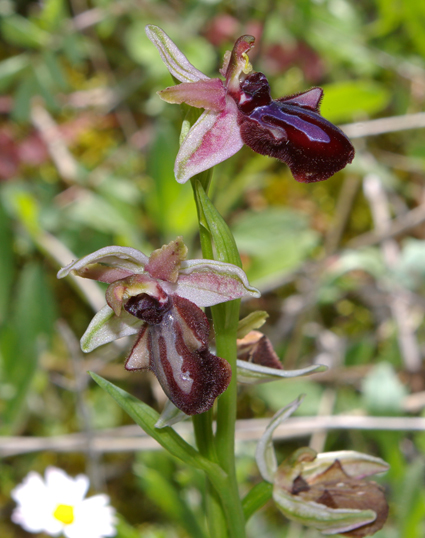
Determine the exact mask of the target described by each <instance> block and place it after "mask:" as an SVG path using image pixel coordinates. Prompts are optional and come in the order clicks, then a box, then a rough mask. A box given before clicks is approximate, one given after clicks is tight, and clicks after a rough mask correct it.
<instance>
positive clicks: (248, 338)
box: [236, 331, 283, 370]
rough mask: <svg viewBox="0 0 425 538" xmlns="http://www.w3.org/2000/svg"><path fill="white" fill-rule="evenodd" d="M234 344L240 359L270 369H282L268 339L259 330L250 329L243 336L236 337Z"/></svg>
mask: <svg viewBox="0 0 425 538" xmlns="http://www.w3.org/2000/svg"><path fill="white" fill-rule="evenodd" d="M236 345H237V350H238V354H237V358H238V359H240V360H241V361H245V362H247V363H250V364H255V365H257V366H262V367H265V368H271V369H272V370H283V366H282V363H281V362H280V359H279V357H278V356H277V354H276V351H275V350H274V348H273V345H272V343H271V342H270V339H269V338H268V337H267V336H266V335H265V334H263V333H261V332H260V331H250V332H249V333H248V334H247V335H245V336H244V337H243V338H238V339H237V340H236Z"/></svg>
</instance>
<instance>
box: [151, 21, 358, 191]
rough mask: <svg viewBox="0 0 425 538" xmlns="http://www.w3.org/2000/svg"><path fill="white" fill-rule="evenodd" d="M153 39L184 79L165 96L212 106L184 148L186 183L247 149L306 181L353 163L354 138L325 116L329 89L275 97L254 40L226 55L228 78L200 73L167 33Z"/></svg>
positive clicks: (181, 173) (179, 174) (180, 172)
mask: <svg viewBox="0 0 425 538" xmlns="http://www.w3.org/2000/svg"><path fill="white" fill-rule="evenodd" d="M146 34H147V36H148V38H149V39H150V40H151V41H152V43H153V44H154V45H155V46H156V48H157V49H158V51H159V53H160V55H161V58H162V60H163V61H164V63H165V65H166V66H167V68H168V70H169V71H170V73H171V75H173V77H174V78H176V79H177V80H179V81H180V82H181V84H178V85H177V86H172V87H170V88H166V89H164V90H162V91H160V92H159V96H160V97H161V99H163V100H164V101H167V102H168V103H186V104H188V105H190V106H193V107H197V108H203V109H205V111H204V112H203V114H202V115H201V116H200V118H199V119H198V121H197V122H196V123H195V124H194V125H193V126H192V128H191V129H190V131H189V132H188V133H187V135H186V137H185V138H184V140H183V142H182V144H181V146H180V150H179V153H178V155H177V158H176V163H175V168H174V173H175V176H176V179H177V181H178V182H180V183H185V182H186V181H187V180H188V179H190V178H191V177H192V176H194V175H196V174H199V173H200V172H203V171H204V170H207V169H209V168H211V167H212V166H214V165H215V164H218V163H220V162H222V161H224V160H226V159H228V158H229V157H231V156H232V155H234V154H235V153H236V152H238V151H239V150H240V149H241V148H242V146H243V145H244V144H246V145H247V146H249V147H250V148H251V149H253V150H254V151H256V152H257V153H260V154H261V155H268V156H270V157H275V158H277V159H279V160H281V161H282V162H285V163H286V164H287V165H288V166H289V168H290V169H291V172H292V174H293V176H294V178H295V179H296V180H297V181H301V182H305V183H312V182H315V181H322V180H324V179H327V178H329V177H330V176H332V175H333V174H335V173H336V172H338V171H339V170H341V169H342V168H344V167H345V166H346V165H347V164H348V163H350V162H351V161H352V160H353V158H354V148H353V146H352V145H351V142H350V141H349V140H348V138H347V137H346V135H345V134H344V133H343V132H342V131H341V130H340V129H338V127H335V125H333V124H332V123H330V122H329V121H327V120H325V119H324V118H323V117H322V116H321V115H320V113H319V106H320V101H321V99H322V96H323V90H322V89H321V88H312V89H310V90H308V91H306V92H303V93H298V94H296V95H292V96H288V97H281V98H280V99H276V100H273V99H272V98H271V96H270V86H269V83H268V81H267V78H266V77H265V75H263V73H256V72H253V70H252V66H251V64H250V63H249V58H248V55H247V53H248V52H249V50H250V49H251V48H252V47H253V46H254V41H255V39H254V37H252V36H249V35H244V36H242V37H240V38H239V39H238V40H237V41H236V43H235V45H234V47H233V50H232V52H229V51H228V52H227V53H226V55H225V57H224V64H223V67H222V69H221V70H220V74H221V75H222V76H223V77H224V79H225V80H224V81H223V80H221V79H219V78H213V79H211V78H209V77H207V76H206V75H204V74H203V73H202V72H201V71H199V70H198V69H196V67H194V66H193V65H192V64H191V63H190V62H189V60H188V59H187V58H186V56H184V54H183V53H182V52H181V51H180V50H179V49H178V48H177V46H176V45H175V44H174V43H173V41H171V39H170V38H169V37H168V36H167V34H166V33H165V32H164V31H163V30H161V28H158V27H157V26H154V25H148V26H147V27H146Z"/></svg>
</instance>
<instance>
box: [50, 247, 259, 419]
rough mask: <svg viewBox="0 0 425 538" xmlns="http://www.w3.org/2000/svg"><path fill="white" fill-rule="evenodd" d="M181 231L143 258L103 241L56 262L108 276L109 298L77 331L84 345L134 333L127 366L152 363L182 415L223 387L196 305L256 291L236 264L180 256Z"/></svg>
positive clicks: (223, 374) (224, 369)
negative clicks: (94, 248) (72, 259)
mask: <svg viewBox="0 0 425 538" xmlns="http://www.w3.org/2000/svg"><path fill="white" fill-rule="evenodd" d="M186 255H187V248H186V246H185V244H184V243H183V240H182V238H181V237H178V238H177V239H176V240H174V241H171V243H169V244H168V245H165V246H163V247H162V248H161V249H159V250H155V251H154V252H153V253H152V254H151V256H150V257H149V258H148V257H147V256H145V255H144V254H143V253H142V252H140V251H138V250H136V249H134V248H128V247H105V248H102V249H100V250H98V251H96V252H94V253H93V254H89V255H88V256H85V257H84V258H81V259H80V260H77V261H75V262H72V263H70V264H69V265H68V266H67V267H65V268H63V269H61V270H60V271H59V273H58V278H63V277H65V276H67V275H68V274H69V273H71V272H72V273H73V274H74V275H78V276H81V277H84V278H90V279H93V280H98V281H100V282H106V283H108V284H109V287H108V289H107V290H106V302H107V305H106V306H105V307H104V308H103V309H102V310H100V311H99V312H98V313H97V314H96V316H95V317H94V318H93V320H92V321H91V323H90V325H89V327H88V328H87V331H86V332H85V334H84V335H83V337H82V339H81V347H82V350H83V351H85V352H89V351H92V350H93V349H95V348H97V347H98V346H100V345H102V344H106V343H108V342H111V341H113V340H116V339H118V338H122V337H123V336H128V335H132V334H137V337H136V340H135V343H134V345H133V347H132V349H131V351H130V354H129V356H128V357H127V360H126V363H125V367H126V369H127V370H151V371H152V372H153V373H154V374H155V375H156V377H157V379H158V381H159V383H160V384H161V386H162V388H163V390H164V392H165V393H166V395H167V396H168V398H169V399H170V400H171V401H172V402H173V403H174V405H175V406H176V407H178V408H179V409H180V410H181V411H183V412H184V413H186V414H187V415H195V414H198V413H203V412H204V411H207V410H208V409H210V408H211V407H212V405H213V403H214V400H215V399H216V398H217V397H218V396H219V395H220V394H221V393H222V392H224V391H225V390H226V388H227V386H228V384H229V382H230V378H231V375H232V372H231V368H230V365H229V364H228V362H227V361H226V360H224V359H222V358H220V357H216V356H215V355H212V354H211V353H210V351H209V349H208V340H209V324H208V320H207V317H206V316H205V314H204V312H203V311H202V310H201V309H200V307H205V306H213V305H215V304H218V303H223V302H225V301H231V300H233V299H239V298H242V297H259V295H260V293H259V291H258V290H257V289H255V288H253V287H251V286H250V285H249V283H248V279H247V277H246V275H245V273H244V272H243V271H242V269H240V268H239V267H236V266H235V265H232V264H229V263H222V262H218V261H214V260H190V261H186V260H185V258H186Z"/></svg>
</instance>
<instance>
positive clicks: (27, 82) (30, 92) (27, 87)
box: [12, 68, 38, 122]
mask: <svg viewBox="0 0 425 538" xmlns="http://www.w3.org/2000/svg"><path fill="white" fill-rule="evenodd" d="M37 93H38V83H37V80H36V78H35V76H34V71H33V69H32V68H31V70H30V72H29V73H27V74H26V76H25V77H23V78H22V80H21V81H20V83H19V86H18V89H17V90H16V92H15V99H14V101H13V110H12V117H13V119H14V120H15V121H18V122H28V121H29V119H30V113H31V99H32V98H33V97H34V96H35V95H37Z"/></svg>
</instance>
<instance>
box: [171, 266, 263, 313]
mask: <svg viewBox="0 0 425 538" xmlns="http://www.w3.org/2000/svg"><path fill="white" fill-rule="evenodd" d="M164 288H165V286H164ZM173 293H175V294H176V295H179V296H180V297H184V298H185V299H189V301H192V302H193V303H195V304H196V305H198V306H201V307H204V306H213V305H215V304H219V303H223V302H225V301H231V300H232V299H240V298H242V297H259V296H260V292H259V291H258V290H257V289H256V288H253V287H252V286H250V284H249V282H248V278H247V276H246V274H245V273H244V271H243V270H242V269H241V268H240V267H237V266H236V265H233V264H231V263H224V262H218V261H215V260H188V261H184V262H182V263H181V266H180V275H179V279H178V281H177V284H176V286H175V287H174V291H173Z"/></svg>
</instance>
